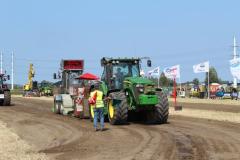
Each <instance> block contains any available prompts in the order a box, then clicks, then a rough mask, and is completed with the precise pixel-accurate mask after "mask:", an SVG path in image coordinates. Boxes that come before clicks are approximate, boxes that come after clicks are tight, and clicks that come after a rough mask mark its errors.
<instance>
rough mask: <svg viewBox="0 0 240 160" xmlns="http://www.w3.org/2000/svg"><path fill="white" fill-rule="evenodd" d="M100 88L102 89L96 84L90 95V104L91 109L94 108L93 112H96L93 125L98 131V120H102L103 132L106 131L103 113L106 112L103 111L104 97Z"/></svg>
mask: <svg viewBox="0 0 240 160" xmlns="http://www.w3.org/2000/svg"><path fill="white" fill-rule="evenodd" d="M99 88H100V85H99V83H95V84H94V88H93V91H92V92H91V93H90V97H89V104H90V105H91V107H93V111H94V119H93V125H94V129H95V131H97V130H98V127H97V122H98V119H100V130H101V131H103V129H104V113H103V112H104V111H103V108H104V102H103V98H104V95H103V92H102V91H100V89H99Z"/></svg>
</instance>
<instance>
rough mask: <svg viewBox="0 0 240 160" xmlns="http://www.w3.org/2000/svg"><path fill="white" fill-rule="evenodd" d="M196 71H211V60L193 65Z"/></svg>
mask: <svg viewBox="0 0 240 160" xmlns="http://www.w3.org/2000/svg"><path fill="white" fill-rule="evenodd" d="M193 72H194V73H201V72H209V62H208V61H207V62H203V63H200V64H196V65H194V66H193Z"/></svg>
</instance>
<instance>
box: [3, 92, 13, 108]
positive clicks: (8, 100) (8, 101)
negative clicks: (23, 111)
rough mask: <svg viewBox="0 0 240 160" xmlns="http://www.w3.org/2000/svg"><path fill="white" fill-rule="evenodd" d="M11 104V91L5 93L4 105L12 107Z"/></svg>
mask: <svg viewBox="0 0 240 160" xmlns="http://www.w3.org/2000/svg"><path fill="white" fill-rule="evenodd" d="M10 104H11V93H10V91H4V100H3V105H4V106H10Z"/></svg>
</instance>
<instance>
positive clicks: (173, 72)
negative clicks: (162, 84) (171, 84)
mask: <svg viewBox="0 0 240 160" xmlns="http://www.w3.org/2000/svg"><path fill="white" fill-rule="evenodd" d="M163 72H164V74H165V76H166V77H167V78H171V79H173V78H180V65H176V66H172V67H167V68H165V69H164V70H163Z"/></svg>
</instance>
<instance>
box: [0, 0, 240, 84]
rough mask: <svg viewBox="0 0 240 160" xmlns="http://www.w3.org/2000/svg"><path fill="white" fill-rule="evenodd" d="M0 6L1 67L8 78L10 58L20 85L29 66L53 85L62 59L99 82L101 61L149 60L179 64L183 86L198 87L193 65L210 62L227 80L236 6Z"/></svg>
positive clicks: (29, 0) (48, 2)
mask: <svg viewBox="0 0 240 160" xmlns="http://www.w3.org/2000/svg"><path fill="white" fill-rule="evenodd" d="M0 6H1V9H0V51H2V52H3V53H4V68H5V69H6V70H7V71H8V73H10V68H9V67H10V57H11V56H10V54H11V51H14V53H15V62H16V64H15V72H16V75H15V82H16V83H19V84H23V83H25V82H26V81H27V71H28V66H29V63H30V62H32V63H34V65H35V69H36V77H35V79H36V80H38V81H41V80H43V79H46V80H52V74H53V72H56V71H57V70H58V68H59V63H60V60H61V59H64V58H67V59H68V58H69V59H73V58H80V59H85V64H86V65H85V71H87V72H93V73H95V74H98V75H100V74H101V71H102V70H101V67H100V58H101V57H102V56H108V57H109V56H110V57H126V56H128V57H129V56H131V57H132V56H134V57H136V56H137V57H141V56H149V57H151V58H152V63H153V68H154V67H156V66H160V67H161V69H162V70H163V68H164V67H168V66H172V65H176V64H180V66H181V80H182V81H187V80H192V79H193V78H195V77H197V78H199V79H200V80H203V79H204V76H205V74H204V73H200V74H194V73H193V71H192V65H194V64H197V63H200V62H203V61H206V60H209V61H210V65H211V66H214V67H215V68H216V69H217V72H218V74H219V76H220V78H222V79H224V80H232V77H231V74H230V71H229V62H228V60H229V59H230V58H231V55H232V48H231V46H232V43H233V36H234V35H236V38H237V40H238V41H239V43H240V21H239V15H240V10H239V6H240V1H237V0H235V1H234V0H228V1H227V0H222V1H219V0H211V1H209V0H201V1H192V0H181V1H173V0H168V1H166V0H165V1H164V0H148V1H147V0H119V1H116V0H101V1H100V0H88V1H86V0H85V1H81V0H65V1H64V0H38V1H37V0H36V1H34V0H21V1H19V0H0ZM239 43H238V44H239ZM144 68H145V67H144Z"/></svg>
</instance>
